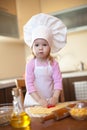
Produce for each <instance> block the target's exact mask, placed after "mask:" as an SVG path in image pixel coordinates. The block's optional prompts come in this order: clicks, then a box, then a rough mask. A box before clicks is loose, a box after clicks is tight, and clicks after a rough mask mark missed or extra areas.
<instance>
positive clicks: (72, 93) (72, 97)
mask: <svg viewBox="0 0 87 130" xmlns="http://www.w3.org/2000/svg"><path fill="white" fill-rule="evenodd" d="M78 81H79V82H81V81H87V76H81V77H73V78H69V79H68V82H69V86H70V88H69V89H70V100H71V101H73V100H76V95H75V88H74V82H78ZM79 87H80V86H79ZM84 91H85V90H84Z"/></svg>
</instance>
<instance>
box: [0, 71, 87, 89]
mask: <svg viewBox="0 0 87 130" xmlns="http://www.w3.org/2000/svg"><path fill="white" fill-rule="evenodd" d="M81 76H87V70H86V71H67V72H62V77H63V78H70V77H81ZM19 78H22V77H19ZM16 79H17V78H15V79H8V80H1V81H0V89H1V88H6V87H11V86H14V85H15V80H16Z"/></svg>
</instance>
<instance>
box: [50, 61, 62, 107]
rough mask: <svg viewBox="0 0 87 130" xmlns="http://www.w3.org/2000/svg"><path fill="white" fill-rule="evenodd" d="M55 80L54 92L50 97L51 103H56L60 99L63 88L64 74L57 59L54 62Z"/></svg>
mask: <svg viewBox="0 0 87 130" xmlns="http://www.w3.org/2000/svg"><path fill="white" fill-rule="evenodd" d="M53 81H54V93H53V96H52V97H51V98H50V99H49V103H50V104H52V105H55V104H57V103H58V101H59V96H60V92H61V90H62V76H61V72H60V68H59V65H58V63H57V62H56V61H54V64H53Z"/></svg>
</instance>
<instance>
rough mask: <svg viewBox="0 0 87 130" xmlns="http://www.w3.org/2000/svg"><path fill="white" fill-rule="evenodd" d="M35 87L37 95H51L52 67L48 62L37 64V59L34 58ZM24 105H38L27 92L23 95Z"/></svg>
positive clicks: (48, 96) (45, 96)
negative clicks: (46, 63)
mask: <svg viewBox="0 0 87 130" xmlns="http://www.w3.org/2000/svg"><path fill="white" fill-rule="evenodd" d="M34 74H35V87H36V89H37V91H38V93H39V95H40V96H41V97H43V98H45V99H48V98H50V97H51V96H52V95H53V79H52V67H51V65H50V62H48V65H47V66H37V60H35V69H34ZM24 105H25V106H31V105H39V103H38V102H36V101H35V100H34V99H33V98H32V97H31V96H30V95H29V94H28V92H27V93H26V95H25V100H24Z"/></svg>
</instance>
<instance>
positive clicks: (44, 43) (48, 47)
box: [24, 13, 66, 107]
mask: <svg viewBox="0 0 87 130" xmlns="http://www.w3.org/2000/svg"><path fill="white" fill-rule="evenodd" d="M24 40H25V43H26V44H28V46H29V47H30V48H31V49H32V52H33V55H34V58H33V59H32V60H31V61H30V62H28V63H27V64H26V71H25V82H26V89H27V92H26V95H25V101H24V105H25V106H29V105H30V106H32V105H41V106H43V107H47V106H48V105H56V104H57V103H58V100H59V95H60V92H61V90H62V76H61V72H60V69H59V65H58V63H57V61H56V60H55V59H54V58H53V57H51V55H50V54H51V53H55V52H58V51H59V50H60V49H61V48H62V47H64V45H65V42H66V26H65V25H64V24H63V23H62V21H61V20H59V19H58V18H56V17H53V16H50V15H48V14H43V13H40V14H37V15H35V16H33V17H32V18H31V19H30V20H29V21H28V23H27V24H26V25H25V26H24Z"/></svg>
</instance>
